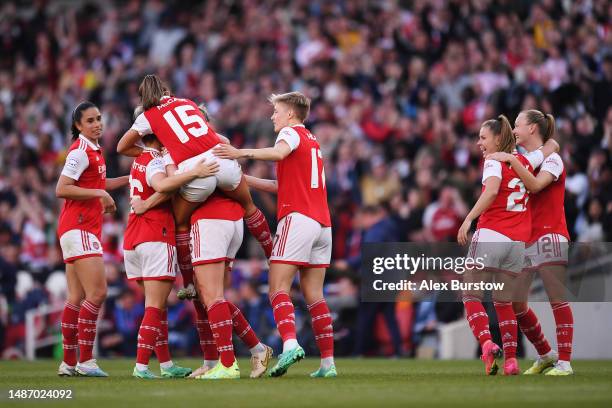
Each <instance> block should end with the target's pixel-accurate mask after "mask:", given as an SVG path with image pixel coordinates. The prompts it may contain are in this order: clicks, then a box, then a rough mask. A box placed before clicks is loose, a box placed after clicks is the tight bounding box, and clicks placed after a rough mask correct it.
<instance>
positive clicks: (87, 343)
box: [74, 235, 108, 377]
mask: <svg viewBox="0 0 612 408" xmlns="http://www.w3.org/2000/svg"><path fill="white" fill-rule="evenodd" d="M91 236H92V237H93V235H91ZM98 245H99V244H98ZM74 271H75V273H76V276H77V277H78V280H79V282H80V284H81V286H82V287H83V290H84V292H85V300H84V301H83V303H81V309H80V311H79V320H78V331H79V334H78V336H79V363H78V364H77V367H76V371H77V372H78V373H79V374H80V375H84V376H88V377H108V374H106V373H105V372H104V371H102V370H101V369H100V367H98V364H97V363H96V360H95V359H94V358H93V346H94V341H95V339H96V331H97V321H98V315H99V313H100V308H101V307H102V304H103V303H104V300H105V299H106V275H105V272H104V261H103V260H102V257H101V256H94V257H88V258H81V259H77V260H75V261H74Z"/></svg>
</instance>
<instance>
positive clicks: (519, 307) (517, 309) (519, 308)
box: [512, 302, 529, 314]
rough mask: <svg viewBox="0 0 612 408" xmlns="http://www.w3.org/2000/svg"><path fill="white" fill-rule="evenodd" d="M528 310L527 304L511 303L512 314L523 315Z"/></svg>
mask: <svg viewBox="0 0 612 408" xmlns="http://www.w3.org/2000/svg"><path fill="white" fill-rule="evenodd" d="M527 309H529V306H528V305H527V302H512V310H514V314H518V313H525V312H526V311H527Z"/></svg>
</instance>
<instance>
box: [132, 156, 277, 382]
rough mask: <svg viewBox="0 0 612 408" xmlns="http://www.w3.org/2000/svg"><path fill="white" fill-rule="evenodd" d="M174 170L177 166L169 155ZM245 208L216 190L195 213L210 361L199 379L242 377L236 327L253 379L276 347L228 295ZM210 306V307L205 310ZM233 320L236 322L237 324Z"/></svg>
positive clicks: (204, 344) (194, 249)
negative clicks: (263, 339)
mask: <svg viewBox="0 0 612 408" xmlns="http://www.w3.org/2000/svg"><path fill="white" fill-rule="evenodd" d="M165 162H166V164H167V165H166V170H167V173H168V174H174V172H175V171H176V166H175V165H174V164H173V163H172V162H171V159H169V158H166V160H165ZM157 199H158V197H157V195H153V196H150V197H148V198H147V199H146V201H143V202H139V201H140V200H138V201H134V202H133V206H134V208H135V210H136V212H137V213H139V212H144V211H146V210H147V209H148V208H150V207H151V206H152V205H154V203H155V202H156V200H157ZM243 216H244V210H243V209H242V207H241V206H240V204H238V202H236V201H234V200H232V199H230V198H227V197H225V196H224V195H223V194H222V193H219V192H215V193H213V194H212V195H211V196H210V197H209V198H208V199H207V200H206V201H205V202H204V203H202V205H201V206H200V207H199V208H198V209H197V210H196V211H195V212H194V213H193V215H192V216H191V223H192V225H191V240H192V241H191V242H192V246H191V259H192V260H193V265H194V267H195V277H196V283H197V286H198V292H199V295H200V296H199V298H200V300H201V301H200V300H195V301H194V306H195V309H196V315H197V321H196V326H197V330H198V335H199V337H200V346H201V348H202V352H203V354H204V365H203V366H202V367H200V368H198V369H197V370H196V371H195V372H193V373H192V375H190V377H192V378H198V379H205V380H206V379H237V378H240V371H239V368H238V364H237V362H236V358H235V355H234V349H233V345H232V326H233V329H234V331H235V333H236V335H237V336H238V337H239V338H240V339H241V340H243V341H244V343H245V344H246V345H247V347H248V348H249V350H250V352H251V374H250V377H251V378H259V377H261V376H263V375H264V374H265V373H266V371H267V368H268V363H269V361H270V358H271V357H272V349H271V348H270V347H268V346H266V345H264V344H262V343H261V342H260V341H259V338H258V337H257V335H256V334H255V332H254V331H253V329H252V328H251V326H250V324H249V323H248V321H247V320H246V318H245V317H244V315H243V314H242V312H241V311H240V309H238V307H236V305H234V304H233V303H232V302H229V301H227V300H226V299H225V297H224V281H225V273H226V272H227V271H229V270H230V269H231V266H230V265H231V262H232V261H233V260H234V257H235V256H236V253H237V252H238V249H239V248H240V245H241V243H242V236H243V230H242V218H243ZM205 306H206V308H205ZM232 323H233V324H232Z"/></svg>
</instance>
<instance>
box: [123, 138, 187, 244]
mask: <svg viewBox="0 0 612 408" xmlns="http://www.w3.org/2000/svg"><path fill="white" fill-rule="evenodd" d="M165 172H166V170H165V166H164V163H163V160H162V156H161V154H160V153H159V152H157V151H156V150H153V149H148V148H145V149H144V151H143V152H142V153H141V154H140V156H138V157H137V158H136V159H135V160H134V162H133V163H132V169H131V170H130V198H132V197H134V196H139V197H140V198H141V199H143V200H146V199H147V198H149V197H151V196H152V195H153V194H154V193H155V190H154V189H153V187H151V184H150V180H151V177H153V175H154V174H156V173H164V174H165ZM143 242H166V243H168V244H170V245H175V242H176V241H175V230H174V217H173V216H172V207H171V205H170V201H166V202H164V203H162V204H160V205H158V206H155V207H153V208H151V209H150V210H148V211H147V212H145V213H144V214H141V215H137V214H135V213H134V212H131V213H130V215H129V217H128V223H127V227H126V229H125V236H124V237H123V249H128V250H131V249H134V247H136V246H137V245H138V244H141V243H143Z"/></svg>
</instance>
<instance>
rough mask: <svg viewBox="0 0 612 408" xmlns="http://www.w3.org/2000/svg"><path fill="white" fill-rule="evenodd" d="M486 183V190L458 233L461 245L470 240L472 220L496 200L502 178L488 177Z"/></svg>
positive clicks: (458, 240)
mask: <svg viewBox="0 0 612 408" xmlns="http://www.w3.org/2000/svg"><path fill="white" fill-rule="evenodd" d="M484 184H485V190H484V191H483V192H482V194H481V195H480V197H479V198H478V201H476V204H474V207H473V208H472V210H471V211H470V212H469V213H468V215H467V216H466V217H465V221H463V224H461V227H460V228H459V232H458V233H457V242H458V243H459V244H461V245H465V244H467V242H468V236H467V234H468V232H470V228H471V227H472V222H473V221H474V220H475V219H476V218H478V217H479V216H480V214H482V213H483V212H484V211H485V210H486V209H487V208H489V207H490V206H491V204H492V203H493V201H495V197H497V193H498V192H499V186H500V184H501V179H500V178H499V177H487V179H486V180H485V182H484Z"/></svg>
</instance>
